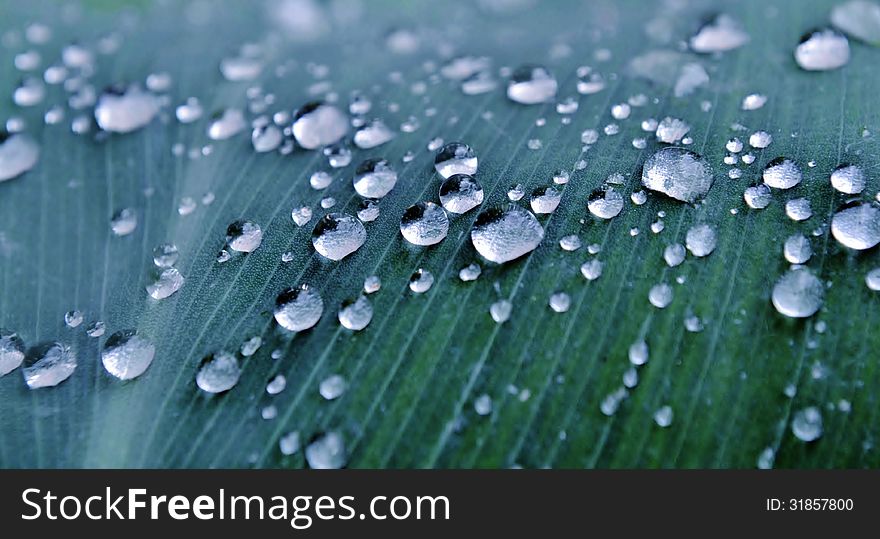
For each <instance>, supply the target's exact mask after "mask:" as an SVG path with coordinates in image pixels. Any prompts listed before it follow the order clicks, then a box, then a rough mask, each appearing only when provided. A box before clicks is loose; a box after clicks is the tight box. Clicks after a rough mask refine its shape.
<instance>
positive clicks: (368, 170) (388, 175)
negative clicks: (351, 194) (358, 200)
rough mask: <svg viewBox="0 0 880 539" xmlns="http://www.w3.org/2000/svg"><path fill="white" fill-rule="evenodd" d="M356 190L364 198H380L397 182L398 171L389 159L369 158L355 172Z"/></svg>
mask: <svg viewBox="0 0 880 539" xmlns="http://www.w3.org/2000/svg"><path fill="white" fill-rule="evenodd" d="M353 183H354V190H355V191H357V194H359V195H360V196H362V197H364V198H375V199H379V198H382V197H384V196H385V195H387V194H388V193H390V192H391V190H392V189H394V186H395V185H396V184H397V172H396V171H395V170H394V168H393V167H392V166H391V163H389V162H388V160H387V159H367V160H366V161H364V162H362V163H361V164H360V165H358V167H357V170H356V171H355V173H354V180H353Z"/></svg>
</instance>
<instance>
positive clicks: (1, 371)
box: [0, 329, 24, 376]
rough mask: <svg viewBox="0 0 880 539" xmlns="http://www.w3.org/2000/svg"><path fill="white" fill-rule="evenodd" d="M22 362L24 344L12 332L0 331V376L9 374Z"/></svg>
mask: <svg viewBox="0 0 880 539" xmlns="http://www.w3.org/2000/svg"><path fill="white" fill-rule="evenodd" d="M22 361H24V342H23V341H22V340H21V337H19V336H18V334H17V333H15V332H14V331H8V330H5V329H0V376H5V375H6V374H9V373H10V372H12V371H13V370H15V369H16V368H18V366H19V365H21V362H22Z"/></svg>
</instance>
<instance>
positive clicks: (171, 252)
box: [153, 243, 179, 268]
mask: <svg viewBox="0 0 880 539" xmlns="http://www.w3.org/2000/svg"><path fill="white" fill-rule="evenodd" d="M178 255H179V253H178V251H177V246H176V245H174V244H173V243H163V244H161V245H157V246H156V248H155V249H153V264H155V265H156V267H158V268H170V267H171V266H173V265H174V264H176V263H177V257H178Z"/></svg>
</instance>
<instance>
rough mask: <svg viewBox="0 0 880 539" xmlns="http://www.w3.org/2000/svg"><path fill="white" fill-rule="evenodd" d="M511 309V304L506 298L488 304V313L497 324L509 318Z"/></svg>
mask: <svg viewBox="0 0 880 539" xmlns="http://www.w3.org/2000/svg"><path fill="white" fill-rule="evenodd" d="M511 311H513V304H512V303H510V302H509V301H507V300H506V299H501V300H498V301H496V302H495V303H493V304H492V305H490V306H489V314H490V315H491V316H492V320H494V321H495V322H496V323H498V324H503V323H504V322H507V321H508V320H509V319H510V313H511Z"/></svg>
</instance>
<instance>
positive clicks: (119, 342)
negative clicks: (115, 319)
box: [101, 329, 156, 380]
mask: <svg viewBox="0 0 880 539" xmlns="http://www.w3.org/2000/svg"><path fill="white" fill-rule="evenodd" d="M155 354H156V347H155V346H153V343H151V342H150V341H148V340H146V339H144V338H143V337H141V336H140V335H138V333H137V331H135V330H133V329H124V330H121V331H117V332H116V333H114V334H113V335H111V336H110V337H109V338H108V339H107V342H106V343H104V350H103V351H102V352H101V363H103V365H104V368H105V369H106V370H107V372H108V373H110V374H112V375H113V376H115V377H116V378H119V379H120V380H131V379H133V378H137V377H138V376H140V375H141V374H143V373H144V371H146V370H147V368H148V367H149V366H150V364H151V363H152V362H153V356H154V355H155Z"/></svg>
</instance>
